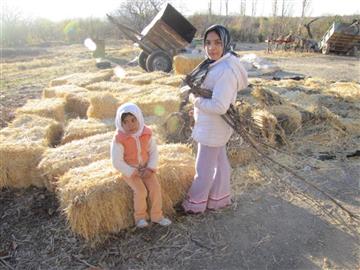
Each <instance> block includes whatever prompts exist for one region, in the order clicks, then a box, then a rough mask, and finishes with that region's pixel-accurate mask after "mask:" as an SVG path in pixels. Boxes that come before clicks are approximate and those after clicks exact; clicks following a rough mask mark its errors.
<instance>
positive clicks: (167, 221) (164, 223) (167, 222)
mask: <svg viewBox="0 0 360 270" xmlns="http://www.w3.org/2000/svg"><path fill="white" fill-rule="evenodd" d="M156 223H157V224H159V225H161V226H169V225H170V224H171V223H172V222H171V220H170V219H168V218H162V219H161V220H160V221H158V222H156Z"/></svg>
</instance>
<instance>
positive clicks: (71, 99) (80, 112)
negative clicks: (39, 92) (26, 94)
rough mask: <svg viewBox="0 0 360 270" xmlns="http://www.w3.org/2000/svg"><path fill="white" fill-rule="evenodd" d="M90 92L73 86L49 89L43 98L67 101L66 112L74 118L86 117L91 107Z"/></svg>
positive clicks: (45, 91)
mask: <svg viewBox="0 0 360 270" xmlns="http://www.w3.org/2000/svg"><path fill="white" fill-rule="evenodd" d="M88 92H89V91H88V90H87V89H86V88H84V87H80V86H77V85H72V84H64V85H59V86H53V87H47V88H45V89H44V90H43V98H63V99H65V112H66V113H68V114H70V115H72V116H73V117H85V116H86V111H87V109H88V107H89V105H90V102H89V98H88Z"/></svg>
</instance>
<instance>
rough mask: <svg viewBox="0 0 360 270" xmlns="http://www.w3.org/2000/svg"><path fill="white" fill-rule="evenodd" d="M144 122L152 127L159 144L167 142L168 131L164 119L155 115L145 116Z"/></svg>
mask: <svg viewBox="0 0 360 270" xmlns="http://www.w3.org/2000/svg"><path fill="white" fill-rule="evenodd" d="M144 122H145V124H146V125H147V126H149V128H151V130H152V134H153V136H155V138H156V142H157V144H164V143H165V142H166V132H165V129H164V127H163V119H162V118H161V117H159V116H155V115H152V116H145V117H144Z"/></svg>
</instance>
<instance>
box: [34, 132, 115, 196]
mask: <svg viewBox="0 0 360 270" xmlns="http://www.w3.org/2000/svg"><path fill="white" fill-rule="evenodd" d="M113 136H114V132H113V131H110V132H107V133H104V134H97V135H94V136H90V137H87V138H84V139H82V140H76V141H72V142H69V143H67V144H64V145H61V146H59V147H57V148H49V149H47V150H46V151H45V152H44V154H43V155H42V159H41V161H40V163H39V165H38V167H37V169H38V170H40V173H41V176H42V177H43V179H44V180H43V181H44V183H45V184H46V187H47V188H48V189H49V190H53V189H54V187H56V182H57V178H58V177H59V176H61V175H63V174H64V173H65V172H67V171H68V170H69V169H71V168H75V167H79V166H85V165H88V164H89V163H91V162H94V161H96V160H101V159H105V158H109V157H110V143H111V140H112V138H113Z"/></svg>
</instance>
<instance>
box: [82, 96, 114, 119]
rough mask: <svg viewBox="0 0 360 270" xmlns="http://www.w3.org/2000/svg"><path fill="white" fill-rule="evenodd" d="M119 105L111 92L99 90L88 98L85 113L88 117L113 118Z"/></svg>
mask: <svg viewBox="0 0 360 270" xmlns="http://www.w3.org/2000/svg"><path fill="white" fill-rule="evenodd" d="M119 105H120V103H119V100H118V99H116V98H115V97H114V95H112V94H111V93H109V92H99V93H97V94H94V95H92V97H91V98H90V106H89V108H88V110H87V113H86V114H87V116H88V117H89V118H97V119H106V118H115V116H116V110H117V108H118V107H119Z"/></svg>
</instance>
